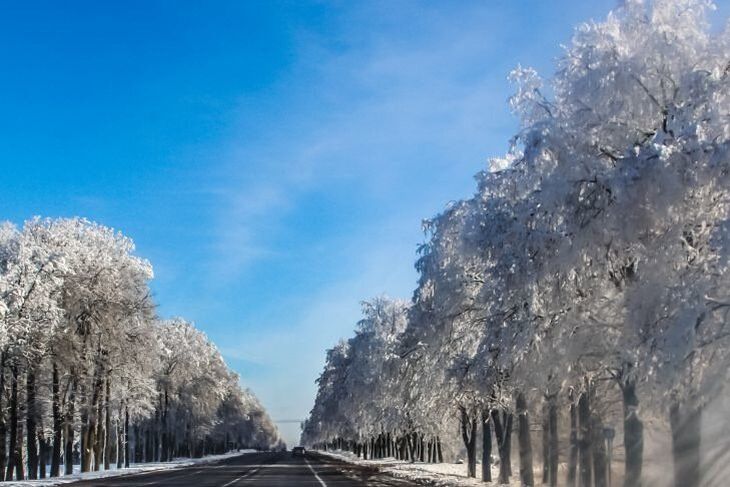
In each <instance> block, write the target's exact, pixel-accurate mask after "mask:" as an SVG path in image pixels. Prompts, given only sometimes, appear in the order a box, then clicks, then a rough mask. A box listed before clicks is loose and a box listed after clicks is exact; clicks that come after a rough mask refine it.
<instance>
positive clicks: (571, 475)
mask: <svg viewBox="0 0 730 487" xmlns="http://www.w3.org/2000/svg"><path fill="white" fill-rule="evenodd" d="M568 400H569V401H570V452H569V453H568V476H567V481H566V486H567V487H575V480H576V475H575V474H576V471H577V470H578V411H577V408H576V404H575V396H574V395H573V389H570V392H569V393H568Z"/></svg>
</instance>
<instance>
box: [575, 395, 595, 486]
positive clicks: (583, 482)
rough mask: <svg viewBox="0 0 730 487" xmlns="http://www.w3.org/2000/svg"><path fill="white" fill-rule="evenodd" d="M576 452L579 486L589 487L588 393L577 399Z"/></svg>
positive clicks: (591, 471)
mask: <svg viewBox="0 0 730 487" xmlns="http://www.w3.org/2000/svg"><path fill="white" fill-rule="evenodd" d="M578 428H579V433H580V435H579V437H578V450H579V453H580V455H579V456H580V486H581V487H590V486H591V485H592V483H593V470H592V468H591V443H592V441H591V440H592V438H591V407H590V403H589V401H588V393H587V392H583V393H581V395H580V397H579V398H578Z"/></svg>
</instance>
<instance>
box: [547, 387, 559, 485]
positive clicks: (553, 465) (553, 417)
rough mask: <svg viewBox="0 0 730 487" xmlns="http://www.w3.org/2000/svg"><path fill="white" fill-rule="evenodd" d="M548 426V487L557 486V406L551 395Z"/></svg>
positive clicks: (554, 396) (555, 398) (553, 396)
mask: <svg viewBox="0 0 730 487" xmlns="http://www.w3.org/2000/svg"><path fill="white" fill-rule="evenodd" d="M548 425H549V429H550V438H549V441H550V445H549V450H550V458H549V460H550V487H557V485H558V463H559V462H558V460H559V457H558V455H559V453H558V446H559V445H558V404H557V396H556V395H552V396H550V398H549V400H548Z"/></svg>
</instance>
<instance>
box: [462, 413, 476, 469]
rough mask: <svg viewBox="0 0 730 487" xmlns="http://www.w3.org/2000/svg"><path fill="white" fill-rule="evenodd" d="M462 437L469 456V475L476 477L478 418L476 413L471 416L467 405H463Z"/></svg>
mask: <svg viewBox="0 0 730 487" xmlns="http://www.w3.org/2000/svg"><path fill="white" fill-rule="evenodd" d="M460 409H461V437H462V439H463V440H464V446H465V447H466V457H467V472H468V476H469V477H472V478H476V476H477V448H476V445H477V442H476V439H477V418H476V414H475V415H473V416H474V417H473V418H469V414H468V413H467V411H466V408H465V407H461V408H460Z"/></svg>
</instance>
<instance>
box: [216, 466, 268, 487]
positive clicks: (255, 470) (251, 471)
mask: <svg viewBox="0 0 730 487" xmlns="http://www.w3.org/2000/svg"><path fill="white" fill-rule="evenodd" d="M258 471H259V469H258V468H254V469H253V470H249V471H248V472H246V473H245V474H243V475H241V476H240V477H238V478H237V479H233V480H231V481H230V482H228V483H227V484H223V485H222V486H221V487H229V486H231V485H233V484H235V483H236V482H238V481H239V480H241V479H244V478H246V477H249V476H251V475H253V474H255V473H256V472H258Z"/></svg>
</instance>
